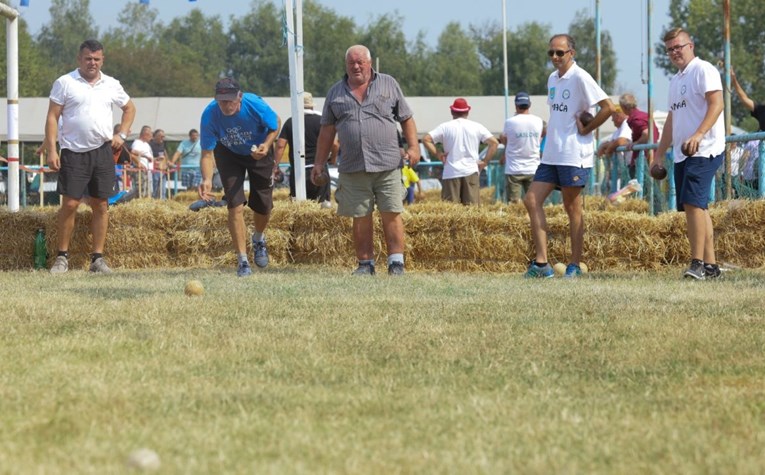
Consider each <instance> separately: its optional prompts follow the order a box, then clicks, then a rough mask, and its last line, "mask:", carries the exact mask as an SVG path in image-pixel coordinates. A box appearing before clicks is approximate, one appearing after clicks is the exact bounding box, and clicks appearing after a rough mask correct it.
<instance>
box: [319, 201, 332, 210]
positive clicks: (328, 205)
mask: <svg viewBox="0 0 765 475" xmlns="http://www.w3.org/2000/svg"><path fill="white" fill-rule="evenodd" d="M321 207H322V208H324V209H332V202H331V201H322V202H321Z"/></svg>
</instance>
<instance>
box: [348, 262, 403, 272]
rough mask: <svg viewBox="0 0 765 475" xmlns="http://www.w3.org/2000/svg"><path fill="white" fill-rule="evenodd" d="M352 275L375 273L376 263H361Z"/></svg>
mask: <svg viewBox="0 0 765 475" xmlns="http://www.w3.org/2000/svg"><path fill="white" fill-rule="evenodd" d="M402 271H403V269H402ZM351 275H375V266H374V264H368V263H364V264H362V263H359V267H358V268H356V270H355V271H353V272H352V273H351Z"/></svg>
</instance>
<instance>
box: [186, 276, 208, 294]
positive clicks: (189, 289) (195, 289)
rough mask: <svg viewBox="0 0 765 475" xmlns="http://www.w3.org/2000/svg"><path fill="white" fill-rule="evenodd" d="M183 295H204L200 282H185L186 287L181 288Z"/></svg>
mask: <svg viewBox="0 0 765 475" xmlns="http://www.w3.org/2000/svg"><path fill="white" fill-rule="evenodd" d="M183 293H184V294H186V295H188V296H189V297H201V296H202V295H204V293H205V288H204V286H203V285H202V282H200V281H198V280H190V281H188V282H186V287H184V288H183Z"/></svg>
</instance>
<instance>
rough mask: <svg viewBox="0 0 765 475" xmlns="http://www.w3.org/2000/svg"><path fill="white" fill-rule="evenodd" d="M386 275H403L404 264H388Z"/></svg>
mask: <svg viewBox="0 0 765 475" xmlns="http://www.w3.org/2000/svg"><path fill="white" fill-rule="evenodd" d="M388 275H404V263H403V262H391V263H390V264H388Z"/></svg>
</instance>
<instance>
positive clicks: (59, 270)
mask: <svg viewBox="0 0 765 475" xmlns="http://www.w3.org/2000/svg"><path fill="white" fill-rule="evenodd" d="M68 270H69V261H67V260H66V257H64V256H58V257H56V260H55V261H53V265H52V266H50V273H51V274H63V273H64V272H67V271H68Z"/></svg>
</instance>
